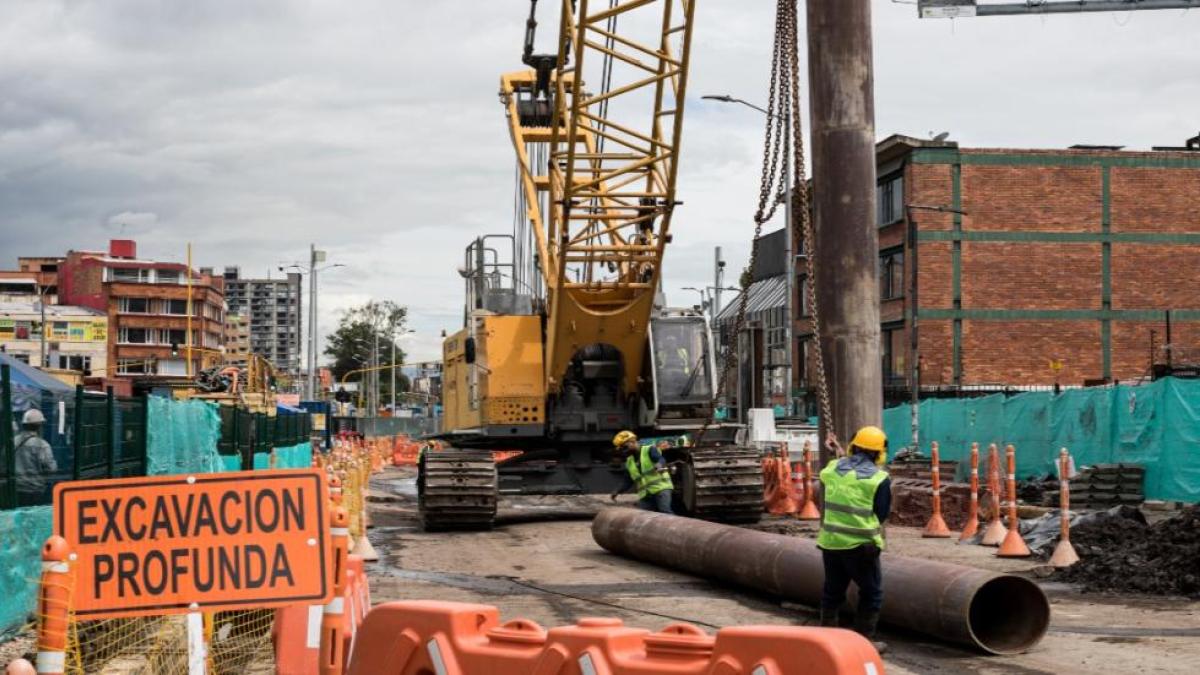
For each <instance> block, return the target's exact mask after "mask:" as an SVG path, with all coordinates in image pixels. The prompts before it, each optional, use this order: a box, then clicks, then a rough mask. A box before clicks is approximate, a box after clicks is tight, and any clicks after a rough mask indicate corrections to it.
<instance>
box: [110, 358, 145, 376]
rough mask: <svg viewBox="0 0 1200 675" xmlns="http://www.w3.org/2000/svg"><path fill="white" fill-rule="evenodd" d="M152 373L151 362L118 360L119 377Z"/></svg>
mask: <svg viewBox="0 0 1200 675" xmlns="http://www.w3.org/2000/svg"><path fill="white" fill-rule="evenodd" d="M150 372H152V371H151V369H150V362H149V361H146V360H145V359H119V360H117V374H118V375H145V374H147V373H150Z"/></svg>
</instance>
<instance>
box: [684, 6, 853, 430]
mask: <svg viewBox="0 0 1200 675" xmlns="http://www.w3.org/2000/svg"><path fill="white" fill-rule="evenodd" d="M796 4H797V0H778V5H777V7H776V13H775V44H774V50H773V53H772V59H771V82H770V87H769V90H768V98H767V122H766V133H765V134H764V138H763V163H762V178H761V182H760V184H759V191H758V208H757V210H756V211H755V213H754V239H753V242H754V244H752V245H751V248H750V265H749V267H748V270H747V273H748V274H749V276H750V278H751V279H753V278H754V271H755V269H756V267H757V265H758V246H757V242H758V240H759V238H760V237H761V236H762V227H763V224H764V223H766V222H767V221H769V220H771V218H773V217H774V216H775V213H776V211H777V210H778V208H779V205H780V204H782V203H783V200H784V199H789V198H790V199H791V200H792V218H793V223H791V226H792V228H793V229H792V230H791V231H789V232H787V233H786V236H788V237H793V234H794V231H795V228H796V223H795V222H794V221H795V220H797V219H798V220H799V226H800V230H801V236H802V238H803V242H804V245H805V248H806V250H807V254H808V255H806V256H805V271H806V274H807V277H808V288H807V296H808V305H809V307H810V308H811V311H810V323H811V326H812V332H813V341H814V343H815V344H816V353H815V355H814V359H813V360H814V366H815V369H816V375H817V397H818V402H819V406H820V410H819V414H820V416H821V422H822V424H823V426H824V427H825V429H826V430H827V433H828V434H832V433H833V413H832V406H831V405H830V402H829V401H830V396H829V386H828V382H827V380H826V377H825V358H824V355H823V354H822V350H821V317H820V313H819V312H818V309H817V307H818V306H817V292H816V286H817V284H816V278H817V277H816V264H815V262H814V261H815V258H816V236H815V233H814V230H813V224H812V218H811V215H810V213H809V200H808V190H807V187H806V183H807V177H806V170H805V164H804V135H803V133H801V129H802V126H801V123H800V121H801V110H800V57H799V39H798V35H797V13H796ZM785 120H790V121H791V124H790V125H785V123H784V122H785ZM789 146H790V147H789ZM789 151H790V152H791V153H792V159H793V162H792V164H791V166H792V171H793V173H792V176H791V179H792V180H791V185H793V186H795V187H794V189H793V190H792V192H791V195H790V196H789V195H788V178H789V177H788V176H787V175H785V170H784V169H783V167H784V166H786V159H787V157H786V155H784V154H783V153H786V152H789ZM772 197H774V198H772ZM793 240H794V237H793ZM787 262H788V263H790V264H787V265H786V269H787V271H786V274H794V273H795V272H794V270H795V261H794V259H793V260H792V261H787ZM749 299H750V294H749V286H747V287H745V288H743V289H742V293H741V296H740V297H739V301H738V311H737V318H736V319H735V320H734V325H733V334H732V336H731V339H730V340H729V341H728V342H727V344H726V345H725V350H724V354H723V355H722V356H723V360H724V363H723V367H722V369H721V377H720V379H719V380H718V382H717V391H716V393H715V395H714V396H713V405H712V408H713V421H715V418H716V409H717V404H718V403H719V402H720V401H721V399H722V398H724V396H725V389H726V385H727V383H728V381H729V379H730V375H731V374H732V372H733V367H734V365H735V363H736V359H735V358H734V357H735V350H736V345H737V342H738V339H739V337H740V336H741V334H742V330H743V328H744V327H745V322H746V307H747V304H748V301H749ZM791 301H792V299H791V298H790V297H789V298H788V299H787V302H789V303H790V302H791ZM788 316H789V320H794V317H792V316H791V313H790V312H789V313H788ZM792 347H793V345H790V344H789V345H788V346H787V349H788V351H789V355H790V354H791V352H792ZM786 387H787V389H788V392H789V397H790V392H791V387H792V383H791V382H788V383H786ZM706 429H707V427H705V429H701V430H700V433H699V434H697V441H696V442H697V444H699V443H700V442H701V440H702V439H703V438H704V432H705V430H706Z"/></svg>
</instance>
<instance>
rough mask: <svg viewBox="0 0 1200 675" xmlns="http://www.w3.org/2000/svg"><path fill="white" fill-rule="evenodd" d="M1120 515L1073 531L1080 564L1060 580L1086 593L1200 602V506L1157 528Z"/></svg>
mask: <svg viewBox="0 0 1200 675" xmlns="http://www.w3.org/2000/svg"><path fill="white" fill-rule="evenodd" d="M1125 508H1128V507H1125ZM1117 511H1118V509H1113V510H1112V511H1110V512H1107V513H1103V514H1096V515H1097V517H1095V518H1090V519H1087V520H1084V521H1082V522H1080V524H1079V525H1078V526H1077V527H1073V528H1072V529H1071V543H1072V544H1074V546H1075V550H1076V552H1077V553H1079V558H1080V561H1079V562H1078V563H1076V564H1075V565H1073V566H1071V567H1069V568H1067V569H1065V570H1062V571H1060V572H1059V573H1058V575H1057V578H1059V579H1061V580H1063V581H1069V582H1072V583H1077V584H1080V585H1081V586H1082V587H1083V590H1085V591H1097V592H1103V591H1113V592H1123V593H1144V594H1151V595H1183V596H1187V597H1190V598H1200V505H1196V506H1191V507H1188V508H1186V509H1184V510H1183V511H1181V512H1180V513H1179V514H1178V515H1175V516H1172V517H1171V518H1168V519H1166V520H1163V521H1160V522H1158V523H1155V524H1153V525H1147V524H1146V523H1145V521H1144V520H1140V519H1136V518H1129V517H1125V516H1123V515H1121V514H1119V513H1116V512H1117Z"/></svg>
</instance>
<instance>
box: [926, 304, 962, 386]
mask: <svg viewBox="0 0 1200 675" xmlns="http://www.w3.org/2000/svg"><path fill="white" fill-rule="evenodd" d="M951 331H952V324H951V322H950V321H938V320H929V319H921V320H920V323H918V325H917V348H918V349H919V350H920V353H921V384H922V385H933V384H952V383H953V382H954V361H953V359H952V358H951V353H952V345H953V333H952V332H951Z"/></svg>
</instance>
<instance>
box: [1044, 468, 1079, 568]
mask: <svg viewBox="0 0 1200 675" xmlns="http://www.w3.org/2000/svg"><path fill="white" fill-rule="evenodd" d="M1070 475H1071V455H1070V453H1068V452H1067V449H1066V448H1063V449H1062V450H1061V451H1059V458H1058V489H1059V493H1058V511H1059V528H1060V529H1059V536H1058V544H1057V545H1055V547H1054V553H1052V554H1051V555H1050V565H1051V566H1053V567H1070V566H1071V565H1074V564H1075V563H1077V562H1079V554H1078V553H1076V552H1075V547H1074V546H1072V545H1071V489H1070V484H1069V483H1070V480H1069V476H1070Z"/></svg>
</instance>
